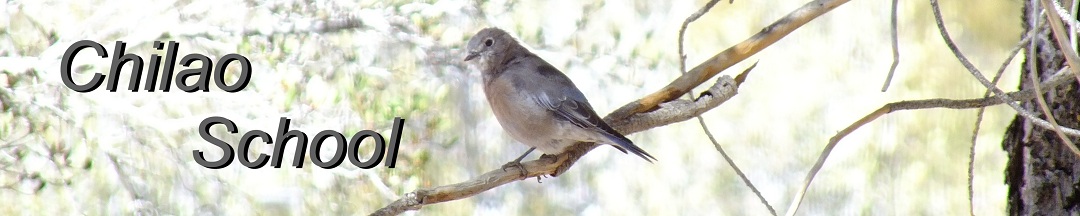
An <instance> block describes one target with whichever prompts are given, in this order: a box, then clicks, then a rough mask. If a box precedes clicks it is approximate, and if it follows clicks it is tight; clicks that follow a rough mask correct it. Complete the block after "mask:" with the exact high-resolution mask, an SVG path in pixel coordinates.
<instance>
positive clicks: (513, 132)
mask: <svg viewBox="0 0 1080 216" xmlns="http://www.w3.org/2000/svg"><path fill="white" fill-rule="evenodd" d="M484 93H485V95H486V96H487V99H488V104H489V105H491V110H492V111H493V112H494V113H495V118H496V119H497V120H498V121H499V124H500V125H502V127H503V129H504V130H506V132H507V133H509V134H510V136H511V137H513V138H514V139H515V140H517V141H519V142H522V143H524V144H525V145H528V146H532V147H537V148H538V149H540V150H541V151H543V152H545V153H555V152H556V151H561V148H562V147H563V146H551V145H553V140H552V139H553V138H557V137H559V134H558V133H559V132H560V131H561V130H559V129H558V128H557V127H558V125H559V123H560V122H557V121H556V120H555V119H554V116H553V114H552V113H551V111H549V110H547V109H546V108H543V107H541V106H540V105H539V104H537V103H536V100H535V99H534V98H533V97H534V96H533V95H535V94H536V93H535V92H528V91H525V90H523V89H516V88H515V86H514V85H513V83H511V82H510V79H504V78H503V77H500V78H496V79H494V80H492V81H491V82H488V83H486V84H485V86H484Z"/></svg>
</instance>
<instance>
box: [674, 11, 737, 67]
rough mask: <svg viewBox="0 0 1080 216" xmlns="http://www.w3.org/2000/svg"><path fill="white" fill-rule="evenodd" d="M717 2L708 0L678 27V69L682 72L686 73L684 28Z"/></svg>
mask: <svg viewBox="0 0 1080 216" xmlns="http://www.w3.org/2000/svg"><path fill="white" fill-rule="evenodd" d="M732 1H734V0H732ZM717 2H720V0H710V1H709V2H707V3H705V6H702V7H701V9H698V11H697V12H694V13H693V14H690V17H686V20H684V21H683V23H682V27H679V71H682V73H684V74H685V73H686V53H685V52H684V51H683V38H685V37H684V35H686V28H687V27H689V26H690V23H692V22H694V21H696V20H697V19H698V18H701V16H702V15H705V13H708V12H709V10H712V8H713V6H715V5H716V3H717Z"/></svg>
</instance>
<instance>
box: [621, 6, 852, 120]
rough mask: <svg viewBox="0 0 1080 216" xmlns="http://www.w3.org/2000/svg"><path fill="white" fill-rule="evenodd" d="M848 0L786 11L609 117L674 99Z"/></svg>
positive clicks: (643, 110) (650, 107)
mask: <svg viewBox="0 0 1080 216" xmlns="http://www.w3.org/2000/svg"><path fill="white" fill-rule="evenodd" d="M848 1H849V0H816V1H813V2H810V3H807V4H805V5H803V6H802V7H800V8H799V9H796V10H795V11H792V12H791V13H788V15H787V16H784V17H783V18H780V20H777V21H776V22H773V23H772V24H771V25H769V26H768V27H765V28H764V29H762V30H761V31H760V32H758V33H757V34H754V36H751V37H750V38H749V39H746V40H744V41H743V42H741V43H739V44H736V45H734V46H731V47H730V48H728V49H726V50H724V51H723V52H720V53H718V54H716V55H715V56H713V57H712V58H709V59H708V60H705V62H703V63H701V64H699V65H698V66H697V67H694V68H693V69H691V70H690V72H688V73H687V74H686V75H683V76H680V77H679V78H678V79H676V80H675V81H672V82H671V83H669V84H668V85H667V86H665V87H664V88H663V89H660V90H659V91H657V92H655V93H652V94H650V95H648V96H645V97H642V98H641V99H638V100H637V101H634V102H631V103H630V104H627V105H624V106H622V107H620V108H619V109H617V110H615V111H614V112H612V113H611V115H610V116H611V117H612V118H614V119H622V118H626V117H627V116H631V115H634V114H637V113H642V112H646V111H649V110H652V109H654V108H656V107H657V106H658V105H659V104H661V103H663V102H667V101H671V100H674V99H675V98H678V97H680V96H682V95H683V94H686V93H687V92H690V90H691V89H693V88H694V87H695V86H698V85H701V83H704V82H705V81H707V80H709V78H712V77H713V76H716V74H718V73H720V71H723V70H725V69H727V68H729V67H731V66H732V65H735V64H736V63H739V62H741V61H742V60H744V59H746V58H748V57H750V56H751V55H753V54H756V53H757V52H759V51H761V50H762V49H765V47H768V46H769V45H772V44H773V43H775V42H776V41H777V40H780V38H783V37H784V36H787V35H788V34H789V33H791V32H792V31H795V29H798V28H799V27H801V26H802V25H803V24H806V23H807V22H810V20H813V19H814V18H817V17H818V16H821V15H822V14H825V12H829V11H830V10H832V9H833V8H836V7H837V6H840V5H841V4H844V3H847V2H848Z"/></svg>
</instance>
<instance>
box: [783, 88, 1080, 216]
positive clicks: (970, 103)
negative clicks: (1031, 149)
mask: <svg viewBox="0 0 1080 216" xmlns="http://www.w3.org/2000/svg"><path fill="white" fill-rule="evenodd" d="M1066 69H1067V68H1062V69H1061V71H1059V72H1058V73H1057V74H1055V75H1054V76H1053V77H1051V78H1050V80H1047V81H1046V82H1045V85H1047V86H1058V85H1061V84H1064V83H1067V82H1068V81H1069V76H1068V75H1067V72H1065V70H1066ZM1041 93H1042V92H1039V91H1036V90H1035V89H1028V90H1023V91H1016V92H1010V93H1007V94H1006V95H1008V97H1007V98H1014V99H1017V100H1027V99H1031V98H1034V97H1035V94H1041ZM1003 98H1006V97H1000V95H998V96H993V97H984V98H980V99H966V100H954V99H926V100H914V101H900V102H893V103H889V104H885V105H884V106H882V107H881V108H878V109H877V110H875V111H874V112H871V113H870V114H868V115H866V116H865V117H863V118H862V119H859V120H858V121H855V122H854V123H852V124H851V125H849V126H848V127H847V128H844V130H841V131H840V132H837V134H836V135H835V136H833V137H832V138H830V139H829V143H827V144H825V148H824V149H823V150H821V154H820V155H819V156H818V160H817V162H815V163H814V166H813V167H811V168H810V172H808V173H807V174H806V178H805V179H804V180H803V184H802V188H799V191H798V192H796V193H795V198H794V200H792V202H791V205H790V206H789V207H788V211H787V214H786V215H788V216H791V215H795V213H796V212H797V211H798V210H799V205H801V203H802V200H803V197H805V195H806V191H807V189H808V188H809V187H810V183H811V182H813V181H814V177H815V176H817V173H818V171H820V170H821V167H822V166H823V165H825V159H828V158H829V154H830V153H832V150H833V148H835V147H836V145H837V143H839V142H840V139H843V138H844V137H845V136H847V135H848V134H850V133H851V132H854V131H855V129H858V128H859V127H861V126H862V125H865V124H867V123H870V122H872V121H874V120H875V119H877V118H878V117H881V116H883V115H885V114H888V113H892V112H895V111H900V110H915V109H929V108H949V109H971V108H979V107H987V106H993V105H998V104H1002V103H1007V102H1013V101H1007V100H1002V99H1003Z"/></svg>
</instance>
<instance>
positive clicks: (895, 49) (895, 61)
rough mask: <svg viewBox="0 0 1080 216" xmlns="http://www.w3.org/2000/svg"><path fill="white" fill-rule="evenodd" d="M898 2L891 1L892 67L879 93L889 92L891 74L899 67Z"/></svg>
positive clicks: (895, 0)
mask: <svg viewBox="0 0 1080 216" xmlns="http://www.w3.org/2000/svg"><path fill="white" fill-rule="evenodd" d="M898 1H899V0H892V19H891V22H890V23H891V25H892V26H891V27H892V32H890V34H891V35H892V66H889V75H887V76H885V85H883V86H881V92H885V90H889V84H890V83H892V77H893V74H895V73H896V66H898V65H900V45H899V43H900V42H898V40H899V39H897V35H896V4H897V2H898Z"/></svg>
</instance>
